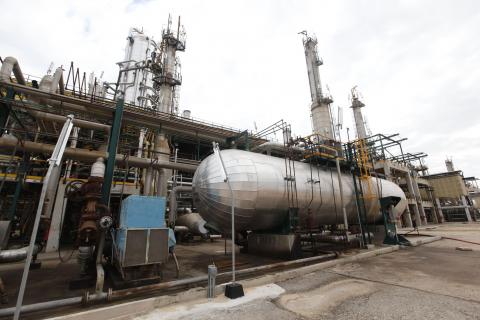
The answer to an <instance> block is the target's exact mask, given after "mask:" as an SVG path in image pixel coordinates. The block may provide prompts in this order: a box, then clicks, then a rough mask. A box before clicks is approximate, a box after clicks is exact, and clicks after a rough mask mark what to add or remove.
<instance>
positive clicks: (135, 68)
mask: <svg viewBox="0 0 480 320" xmlns="http://www.w3.org/2000/svg"><path fill="white" fill-rule="evenodd" d="M154 51H155V43H154V42H153V41H152V40H151V38H150V37H148V36H147V35H145V34H144V33H143V31H141V30H139V29H136V28H132V29H130V33H129V35H128V37H127V45H126V47H125V57H124V60H123V61H122V62H119V63H118V65H119V67H120V70H121V72H122V73H121V78H120V90H121V91H123V93H124V99H125V102H126V103H130V104H132V105H135V106H137V107H141V108H151V107H152V106H153V105H154V99H153V97H155V96H156V92H155V90H154V88H153V81H152V72H151V71H150V64H151V56H152V54H153V53H154Z"/></svg>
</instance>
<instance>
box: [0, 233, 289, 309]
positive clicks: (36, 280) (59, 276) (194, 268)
mask: <svg viewBox="0 0 480 320" xmlns="http://www.w3.org/2000/svg"><path fill="white" fill-rule="evenodd" d="M230 248H231V247H230V241H227V251H228V252H227V255H225V242H224V240H222V239H218V240H215V241H213V242H211V241H195V242H191V243H183V244H180V245H177V246H176V249H175V251H176V255H177V257H178V260H179V264H180V276H179V278H180V279H185V278H191V277H195V276H199V275H205V274H206V273H207V267H208V265H209V264H211V263H215V264H216V265H217V266H218V271H219V272H225V271H229V270H230V269H231V262H230V261H231V258H230V254H229V252H230ZM71 253H72V251H71V250H70V249H68V248H65V249H62V252H61V255H62V257H63V259H64V260H66V261H65V262H62V261H60V259H59V256H58V252H52V253H41V254H39V258H38V260H39V261H41V262H42V265H41V268H39V269H32V270H30V273H29V278H28V282H27V288H26V291H25V298H24V304H33V303H38V302H45V301H50V300H56V299H64V298H70V297H77V296H82V295H83V294H84V292H85V289H76V290H72V289H70V288H69V283H70V281H71V280H72V279H75V278H78V274H79V272H80V268H79V266H78V263H77V259H76V251H74V252H73V254H72V255H71ZM237 254H238V259H237V263H236V265H237V267H238V268H242V269H243V268H250V267H255V266H259V265H264V264H269V263H274V262H278V261H280V260H279V259H273V258H261V257H258V256H253V255H249V254H243V253H240V252H238V253H237ZM70 255H71V257H70V259H67V258H68V257H69V256H70ZM23 266H24V262H23V261H22V262H17V263H8V264H1V265H0V277H2V279H3V282H4V284H5V287H6V291H7V295H8V303H7V304H2V305H0V308H8V307H13V306H15V303H16V299H17V295H18V290H19V286H20V281H21V278H22V272H23ZM163 277H164V278H163V280H164V281H172V280H176V279H177V278H176V270H175V265H174V263H173V259H169V261H168V263H167V265H166V267H165V268H164V271H163ZM105 285H106V288H109V287H110V283H109V282H108V281H107V283H106V284H105Z"/></svg>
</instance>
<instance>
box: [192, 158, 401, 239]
mask: <svg viewBox="0 0 480 320" xmlns="http://www.w3.org/2000/svg"><path fill="white" fill-rule="evenodd" d="M222 158H223V161H224V163H225V167H226V171H227V174H228V177H229V179H230V182H231V185H232V188H233V191H234V194H235V202H236V203H235V225H236V230H238V231H246V230H252V231H255V230H272V229H275V228H278V227H279V226H281V225H282V223H283V222H284V221H285V219H286V216H287V213H288V207H289V205H288V193H287V182H286V180H285V178H286V170H285V159H283V158H276V157H271V156H266V155H263V154H258V153H252V152H247V151H242V150H234V149H232V150H223V151H222ZM220 172H221V170H220V163H219V162H218V160H217V159H216V158H215V157H214V156H213V155H210V156H209V157H207V158H206V159H205V160H203V161H202V163H201V164H200V166H199V167H198V168H197V171H196V172H195V175H194V178H193V200H194V203H195V205H196V207H197V209H198V211H199V213H200V214H201V215H202V217H203V218H204V219H205V220H206V221H207V222H208V223H209V224H210V225H212V226H214V227H216V228H217V229H219V230H221V231H225V232H227V233H228V230H229V228H230V223H231V222H230V216H231V212H230V205H231V196H230V191H229V189H228V186H227V184H226V183H225V182H224V181H223V180H222V177H221V174H220ZM295 172H296V174H295V177H296V186H297V194H298V207H299V221H300V224H301V225H305V224H306V216H307V213H308V209H309V208H310V209H311V212H312V217H310V218H309V223H311V225H314V226H317V225H331V224H342V223H343V215H342V208H341V206H340V192H339V184H338V176H337V173H336V169H335V168H331V169H328V168H324V167H317V166H315V165H310V164H309V163H304V162H297V161H296V162H295ZM341 181H342V186H343V192H344V201H345V205H346V210H347V215H348V222H349V223H351V224H357V223H358V214H357V210H356V201H355V193H354V187H353V178H352V176H351V175H350V174H342V176H341ZM365 184H366V183H365ZM366 187H367V186H366V185H364V190H365V188H366ZM371 189H372V194H373V195H375V198H371V199H370V200H366V208H367V218H368V222H369V223H371V222H374V221H378V220H379V219H380V217H381V213H380V210H379V204H378V199H377V197H378V196H380V197H386V196H397V197H400V198H401V201H400V202H399V203H398V204H397V205H396V207H395V208H394V214H395V216H396V217H399V216H400V215H401V214H402V213H403V211H404V210H405V207H406V204H407V202H406V198H405V194H404V193H403V191H402V190H401V189H400V187H398V186H397V185H396V184H394V183H393V182H390V181H387V180H383V179H377V178H372V179H371Z"/></svg>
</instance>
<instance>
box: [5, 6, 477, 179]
mask: <svg viewBox="0 0 480 320" xmlns="http://www.w3.org/2000/svg"><path fill="white" fill-rule="evenodd" d="M47 8H48V9H47ZM15 12H22V21H23V22H28V23H19V21H18V19H17V18H16V16H15V15H14V14H13V13H15ZM39 13H41V14H39ZM169 13H171V14H172V16H173V17H177V16H179V15H181V16H182V23H183V24H184V25H185V27H186V30H187V36H188V38H187V48H186V52H185V53H181V54H180V58H181V59H182V67H183V68H182V71H183V84H182V88H181V99H180V101H181V106H182V108H185V109H190V110H191V111H192V115H193V116H196V117H199V118H203V119H207V120H209V121H213V122H217V123H223V124H226V125H230V126H234V127H238V128H242V129H245V128H247V129H253V127H254V122H256V123H257V126H258V128H262V127H265V126H267V125H269V124H271V123H273V122H275V121H277V120H279V119H281V118H283V119H285V120H286V121H288V122H290V123H291V124H292V127H293V131H294V133H296V134H302V135H305V134H308V133H309V132H310V131H311V125H310V117H309V107H310V93H309V89H308V88H309V87H308V78H307V74H306V66H305V58H304V52H303V47H302V41H301V36H300V35H298V34H297V32H299V31H301V30H308V31H309V33H315V34H316V35H317V38H318V41H319V53H320V55H321V57H322V58H323V60H324V62H325V64H324V66H322V67H321V77H322V82H323V84H324V85H328V87H329V88H330V91H331V93H332V95H333V98H334V100H335V101H334V104H333V105H334V106H341V107H343V109H344V112H345V116H344V119H345V121H344V122H345V124H344V128H346V127H349V128H353V124H352V121H351V119H352V116H351V109H350V108H348V107H349V105H350V102H349V98H348V96H349V93H350V89H351V88H352V87H353V86H354V85H358V86H359V89H360V91H361V92H362V94H363V96H364V102H365V104H366V107H365V108H364V109H363V111H364V113H365V115H366V117H367V118H368V120H369V126H370V128H371V130H372V131H373V132H374V133H376V132H382V133H396V132H399V133H400V134H401V135H402V136H404V137H408V138H409V139H408V140H407V141H406V142H405V148H406V149H407V150H408V151H410V152H417V151H423V152H426V153H427V154H429V157H428V158H427V163H428V164H429V165H430V168H431V170H430V171H431V172H432V173H433V172H438V171H443V170H444V163H443V162H444V159H445V156H447V155H448V156H452V157H453V161H454V163H455V165H456V167H457V168H459V169H462V170H463V171H464V172H465V174H466V175H476V176H480V169H479V167H478V164H477V163H478V158H479V155H480V151H479V150H480V148H479V141H480V134H479V130H480V128H479V126H478V123H480V112H479V111H478V106H479V105H480V98H479V97H478V95H477V93H476V90H475V89H476V87H477V84H478V83H480V69H479V68H478V67H477V66H478V65H480V42H479V41H476V40H475V39H476V37H477V33H478V32H477V31H478V30H480V3H479V2H477V1H474V0H459V1H455V2H452V1H448V0H441V1H432V0H426V1H421V2H419V1H388V2H387V1H380V0H377V1H374V0H369V1H288V0H280V1H274V0H265V1H228V2H227V1H193V0H192V1H182V0H179V1H174V2H165V1H124V0H119V1H113V0H112V1H95V2H93V1H60V0H57V1H46V0H41V1H33V0H32V1H23V2H18V1H5V2H3V3H2V11H1V12H0V19H1V21H2V22H3V23H2V24H1V25H0V33H1V34H2V35H3V36H2V43H1V44H0V55H2V56H6V55H13V56H16V57H17V58H18V59H19V61H20V63H21V66H22V68H23V70H24V72H26V73H30V74H35V75H38V76H41V75H43V74H44V73H45V71H46V69H47V68H48V66H49V64H50V62H51V61H54V62H55V64H56V65H60V64H63V65H64V66H68V65H69V63H70V61H74V62H75V65H76V66H78V67H80V69H81V71H85V72H87V73H89V72H90V71H95V72H96V73H97V74H99V73H100V72H101V71H105V76H104V79H110V80H112V81H114V80H115V79H116V76H117V72H118V70H117V66H116V65H115V63H116V62H118V61H120V60H122V59H123V55H124V52H123V50H124V48H125V41H126V40H125V38H126V36H127V34H128V30H129V28H130V27H143V28H144V30H145V32H146V33H147V34H150V35H152V36H153V38H154V39H159V38H160V35H161V30H162V26H164V25H165V24H166V22H167V18H168V14H169ZM350 133H352V130H350ZM345 135H346V129H345V130H344V132H343V136H345Z"/></svg>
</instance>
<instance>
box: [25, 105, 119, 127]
mask: <svg viewBox="0 0 480 320" xmlns="http://www.w3.org/2000/svg"><path fill="white" fill-rule="evenodd" d="M28 113H30V114H31V115H32V116H34V117H35V118H37V119H41V120H47V121H54V122H60V123H64V122H65V117H64V116H61V115H58V114H53V113H48V112H43V111H36V110H29V111H28ZM73 125H74V126H75V127H80V128H85V129H94V130H102V131H105V132H106V133H109V132H110V128H111V127H110V126H109V125H106V124H102V123H96V122H92V121H87V120H80V119H75V120H73Z"/></svg>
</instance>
